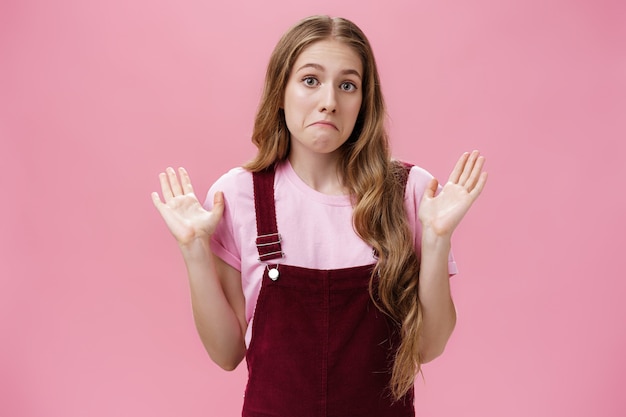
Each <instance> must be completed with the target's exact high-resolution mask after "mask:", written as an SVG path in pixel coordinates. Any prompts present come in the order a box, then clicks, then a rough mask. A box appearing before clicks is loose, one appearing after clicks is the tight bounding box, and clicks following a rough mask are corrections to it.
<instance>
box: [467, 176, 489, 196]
mask: <svg viewBox="0 0 626 417" xmlns="http://www.w3.org/2000/svg"><path fill="white" fill-rule="evenodd" d="M486 183H487V173H486V172H483V173H481V174H480V176H479V177H478V182H477V183H476V187H474V188H473V189H472V191H470V196H472V199H474V200H475V199H476V198H478V196H479V195H480V193H481V192H482V191H483V188H485V184H486Z"/></svg>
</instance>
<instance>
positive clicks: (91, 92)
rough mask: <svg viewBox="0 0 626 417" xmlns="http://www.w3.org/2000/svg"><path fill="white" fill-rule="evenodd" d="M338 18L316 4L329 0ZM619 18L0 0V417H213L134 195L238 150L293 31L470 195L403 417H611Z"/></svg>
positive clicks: (164, 256)
mask: <svg viewBox="0 0 626 417" xmlns="http://www.w3.org/2000/svg"><path fill="white" fill-rule="evenodd" d="M339 3H341V4H339ZM625 10H626V6H624V2H622V1H619V0H615V1H609V0H606V1H598V0H594V1H592V0H587V1H583V0H581V1H574V0H572V1H545V0H511V1H501V0H466V1H449V0H444V1H438V2H434V1H406V2H400V1H397V2H393V1H378V2H371V1H363V0H352V1H344V2H337V1H335V0H320V1H318V2H316V6H315V7H314V6H303V5H299V4H298V2H295V1H286V0H284V1H281V0H267V1H263V2H249V3H244V2H241V1H236V0H233V1H222V2H219V3H217V2H210V1H205V2H199V1H187V0H183V1H177V2H174V1H164V0H153V1H146V0H142V1H127V0H109V1H100V2H95V1H83V0H57V1H54V2H52V1H44V0H3V1H2V2H1V3H0V163H1V164H2V165H1V166H2V174H1V175H0V189H1V190H2V197H3V198H2V203H1V205H0V212H1V216H2V217H1V219H2V233H1V235H0V335H1V336H0V337H1V341H0V415H2V416H60V417H61V416H62V417H72V416H81V417H82V416H92V417H98V416H131V415H134V416H148V415H149V416H155V417H156V416H175V415H181V416H182V415H184V416H236V415H239V413H240V409H241V403H242V393H243V388H244V384H245V378H246V373H245V365H244V364H242V365H241V366H240V367H239V368H238V369H237V370H236V371H234V372H232V373H227V372H225V371H222V370H220V369H219V368H217V366H215V365H214V364H213V363H212V362H210V360H209V359H208V356H207V355H206V354H205V352H204V350H203V348H202V346H201V344H200V342H199V339H198V337H197V335H196V332H195V328H194V326H193V322H192V317H191V310H190V302H189V294H188V287H187V282H186V277H185V270H184V265H183V263H182V259H181V257H180V254H179V253H178V249H177V247H176V245H175V242H174V240H173V239H172V238H171V237H170V235H169V232H168V231H167V230H166V228H165V226H164V224H163V223H162V221H161V219H160V217H159V216H158V214H157V212H156V210H155V209H154V208H153V207H152V203H151V201H150V196H149V195H150V192H151V191H153V190H157V189H158V181H157V174H158V172H159V171H160V170H162V169H164V168H165V167H166V166H168V165H172V166H179V165H184V166H185V167H187V169H188V170H189V172H190V174H191V176H192V179H193V180H194V183H195V187H196V190H197V191H198V194H200V195H201V196H202V197H204V194H205V193H206V190H207V189H208V187H209V185H210V184H211V183H212V182H213V181H214V180H215V179H216V178H217V177H218V176H219V175H220V174H221V173H223V172H224V171H225V170H227V169H228V168H230V167H232V166H235V165H238V164H240V163H242V162H244V161H246V160H247V159H249V158H250V157H251V156H252V154H253V152H254V149H253V147H252V145H251V144H250V142H249V135H250V131H251V128H252V119H253V115H254V112H255V109H256V105H257V100H258V97H259V94H260V90H261V86H262V79H263V75H264V71H265V65H266V63H267V59H268V56H269V54H270V52H271V50H272V48H273V46H274V44H275V42H276V41H277V40H278V37H279V36H280V34H281V33H282V32H283V31H284V30H286V29H287V27H288V26H289V25H291V24H292V23H293V22H295V21H296V20H298V19H300V18H301V17H304V16H307V15H310V14H315V13H326V14H331V15H340V16H345V17H348V18H350V19H352V20H354V21H355V22H356V23H357V24H359V25H360V26H361V27H362V28H363V29H364V31H365V32H366V33H367V34H368V36H369V38H370V40H371V42H372V44H373V46H374V51H375V53H376V56H377V60H378V63H379V66H380V70H381V74H382V83H383V90H384V93H385V96H386V99H387V102H388V105H389V113H390V116H391V119H390V128H391V133H392V145H393V147H394V150H395V155H396V156H397V157H400V158H402V159H406V160H410V161H412V162H414V163H417V164H419V165H421V166H423V167H425V168H426V169H428V170H430V171H431V172H432V173H433V174H435V175H436V176H438V177H439V178H441V179H442V180H445V178H446V177H447V174H448V171H449V170H450V169H451V167H452V165H453V163H454V161H455V160H456V158H457V156H458V155H459V154H460V153H461V152H462V151H465V150H471V149H473V148H477V149H480V150H481V151H482V152H483V153H484V154H485V155H486V156H487V158H488V159H487V169H488V171H489V173H490V180H489V183H488V185H487V188H486V189H485V191H484V193H483V196H482V197H481V199H480V200H479V201H478V202H477V203H476V205H475V207H474V208H473V210H472V211H471V212H470V213H469V215H468V217H467V218H466V220H465V221H464V223H463V224H462V225H461V226H460V228H459V229H458V230H457V233H456V235H455V237H454V247H455V254H456V257H457V261H458V264H459V268H460V271H461V273H460V275H459V276H458V277H456V278H454V283H453V291H454V296H455V299H456V303H457V307H458V310H459V322H458V326H457V330H456V332H455V333H454V335H453V337H452V339H451V341H450V344H449V347H448V349H447V351H446V353H445V354H444V356H442V357H441V358H439V359H438V360H436V361H435V362H433V363H431V364H428V365H426V366H425V367H424V374H425V381H422V380H418V383H417V410H418V415H419V416H433V417H435V416H440V417H446V416H467V417H470V416H481V417H484V416H494V417H495V416H508V417H516V416H546V417H547V416H570V417H575V416H580V417H582V416H585V417H586V416H592V415H593V416H624V415H626V396H625V395H624V388H625V387H626V376H625V375H626V361H625V359H624V353H625V352H626V300H625V299H624V296H625V295H626V280H624V277H623V275H624V274H623V271H622V264H621V260H620V259H622V258H623V256H624V255H623V253H622V252H623V250H624V247H626V242H625V238H624V232H626V227H625V226H626V225H625V223H626V222H625V221H624V213H626V204H625V199H624V179H626V172H625V169H624V163H623V160H624V154H625V151H626V146H625V145H624V143H625V142H626V117H625V116H626V53H625V51H626V24H624V22H626V14H625Z"/></svg>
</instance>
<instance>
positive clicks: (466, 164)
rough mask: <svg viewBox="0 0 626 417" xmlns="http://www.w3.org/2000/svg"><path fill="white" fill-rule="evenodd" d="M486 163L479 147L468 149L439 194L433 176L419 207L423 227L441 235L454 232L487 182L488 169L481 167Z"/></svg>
mask: <svg viewBox="0 0 626 417" xmlns="http://www.w3.org/2000/svg"><path fill="white" fill-rule="evenodd" d="M484 164H485V158H484V157H483V156H481V155H480V153H479V152H478V151H473V152H471V153H469V152H465V153H464V154H463V155H461V157H460V158H459V160H458V161H457V163H456V165H455V167H454V169H453V170H452V173H451V174H450V177H449V178H448V182H447V183H446V184H445V185H444V186H443V189H442V190H441V192H440V193H439V194H437V195H436V196H435V194H436V192H437V187H438V182H437V180H436V179H434V178H433V179H432V180H431V181H430V183H429V184H428V187H426V190H425V191H424V195H423V197H422V201H421V203H420V207H419V218H420V220H421V222H422V225H423V227H424V228H429V229H430V230H431V231H433V232H434V233H435V234H436V235H438V236H447V237H449V236H451V235H452V232H453V231H454V229H455V228H456V227H457V226H458V225H459V223H460V222H461V220H462V219H463V216H465V214H466V213H467V211H468V210H469V208H470V207H471V206H472V204H473V203H474V201H475V200H476V199H477V198H478V196H479V195H480V193H481V191H482V190H483V188H484V186H485V183H486V182H487V173H486V172H483V171H482V169H483V165H484Z"/></svg>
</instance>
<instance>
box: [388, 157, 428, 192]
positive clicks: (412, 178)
mask: <svg viewBox="0 0 626 417" xmlns="http://www.w3.org/2000/svg"><path fill="white" fill-rule="evenodd" d="M393 162H394V163H396V164H398V165H399V166H401V167H404V168H405V169H406V170H408V173H409V177H408V184H407V185H409V184H414V185H415V184H424V186H425V184H428V182H429V181H430V180H431V179H432V178H433V175H432V174H431V173H430V172H429V171H428V170H427V169H425V168H423V167H421V166H419V165H417V164H415V163H413V162H411V161H405V160H398V159H394V160H393Z"/></svg>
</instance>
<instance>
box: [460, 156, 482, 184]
mask: <svg viewBox="0 0 626 417" xmlns="http://www.w3.org/2000/svg"><path fill="white" fill-rule="evenodd" d="M478 155H479V152H478V151H472V152H471V153H470V154H469V157H468V158H467V162H466V163H465V166H464V167H463V173H462V174H461V176H460V177H459V184H461V185H465V183H466V182H467V179H468V178H469V177H470V174H471V173H472V170H473V169H474V165H475V164H476V160H477V159H478Z"/></svg>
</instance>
